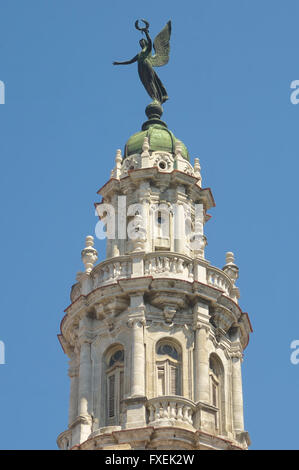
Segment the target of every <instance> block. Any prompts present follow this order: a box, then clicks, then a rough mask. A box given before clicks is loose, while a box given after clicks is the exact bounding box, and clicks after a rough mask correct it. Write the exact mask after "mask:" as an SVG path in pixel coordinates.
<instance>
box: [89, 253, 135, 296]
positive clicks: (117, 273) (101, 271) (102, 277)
mask: <svg viewBox="0 0 299 470" xmlns="http://www.w3.org/2000/svg"><path fill="white" fill-rule="evenodd" d="M131 275H132V261H131V260H130V258H129V257H128V258H127V259H121V258H112V259H108V260H106V261H104V262H103V263H100V264H99V265H98V266H96V268H95V270H94V272H93V276H92V277H93V287H94V289H96V288H97V287H99V286H103V285H105V284H111V283H112V282H113V281H117V280H118V279H123V278H130V277H131Z"/></svg>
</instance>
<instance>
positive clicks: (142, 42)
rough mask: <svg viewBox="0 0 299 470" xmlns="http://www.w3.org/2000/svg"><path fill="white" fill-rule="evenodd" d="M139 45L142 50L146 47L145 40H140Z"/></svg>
mask: <svg viewBox="0 0 299 470" xmlns="http://www.w3.org/2000/svg"><path fill="white" fill-rule="evenodd" d="M139 44H140V47H141V49H144V48H145V47H146V46H147V40H146V39H140V41H139Z"/></svg>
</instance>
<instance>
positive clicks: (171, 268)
mask: <svg viewBox="0 0 299 470" xmlns="http://www.w3.org/2000/svg"><path fill="white" fill-rule="evenodd" d="M135 257H137V259H138V258H140V263H141V265H140V273H139V274H138V275H139V276H142V275H144V276H152V277H153V278H157V277H158V278H159V277H169V278H174V279H182V280H185V281H189V282H192V281H193V280H194V260H193V259H191V258H188V257H187V256H184V255H179V254H177V253H173V254H172V253H168V252H163V253H162V252H154V253H136V255H135ZM133 276H134V274H133V266H132V256H131V255H126V256H118V257H114V258H110V259H108V260H106V261H104V262H102V263H99V264H98V265H97V266H95V268H94V269H93V270H92V272H91V274H90V278H91V280H92V289H97V288H98V287H101V286H105V285H108V284H112V283H114V282H117V281H118V280H119V279H128V278H131V277H133ZM206 283H207V284H208V285H209V286H212V287H216V288H217V289H220V290H222V291H223V292H224V293H225V294H226V295H227V296H229V297H231V298H232V299H233V300H235V301H237V295H236V293H235V291H236V289H237V288H236V287H234V285H233V282H232V280H231V279H230V278H229V276H228V275H227V274H226V273H225V272H224V271H222V270H221V269H218V268H216V267H213V266H208V267H207V274H206ZM80 294H81V288H80V283H77V284H74V286H73V287H72V292H71V300H72V302H74V301H75V300H76V299H77V298H78V297H79V296H80Z"/></svg>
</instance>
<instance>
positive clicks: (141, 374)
mask: <svg viewBox="0 0 299 470" xmlns="http://www.w3.org/2000/svg"><path fill="white" fill-rule="evenodd" d="M128 325H129V326H130V327H131V328H132V348H131V351H132V362H131V364H132V372H131V397H137V396H144V394H145V357H144V340H143V325H144V320H143V319H131V320H129V322H128Z"/></svg>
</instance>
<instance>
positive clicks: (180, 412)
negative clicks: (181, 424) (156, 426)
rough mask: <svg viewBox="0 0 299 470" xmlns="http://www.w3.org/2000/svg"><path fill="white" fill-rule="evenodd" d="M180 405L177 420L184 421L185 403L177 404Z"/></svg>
mask: <svg viewBox="0 0 299 470" xmlns="http://www.w3.org/2000/svg"><path fill="white" fill-rule="evenodd" d="M177 406H178V412H177V420H179V421H183V411H182V410H183V405H180V403H178V404H177Z"/></svg>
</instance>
